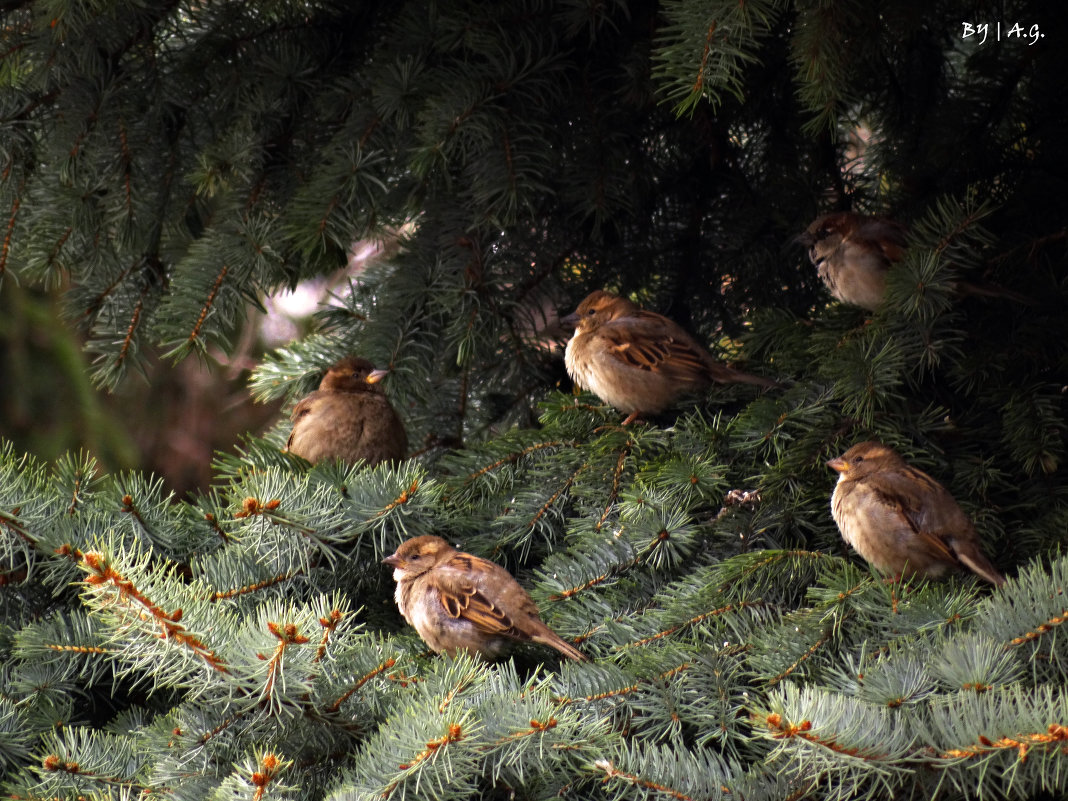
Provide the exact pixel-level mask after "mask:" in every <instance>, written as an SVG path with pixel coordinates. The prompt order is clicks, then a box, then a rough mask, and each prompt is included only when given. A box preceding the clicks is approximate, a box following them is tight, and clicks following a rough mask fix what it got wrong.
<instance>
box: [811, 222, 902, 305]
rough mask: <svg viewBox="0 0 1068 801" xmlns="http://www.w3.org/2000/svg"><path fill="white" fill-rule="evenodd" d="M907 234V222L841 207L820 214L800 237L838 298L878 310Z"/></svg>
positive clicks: (821, 274)
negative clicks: (888, 275)
mask: <svg viewBox="0 0 1068 801" xmlns="http://www.w3.org/2000/svg"><path fill="white" fill-rule="evenodd" d="M905 237H906V228H905V226H903V225H901V224H900V223H897V222H894V221H893V220H888V219H885V218H883V217H864V216H861V215H860V214H854V213H853V212H850V211H841V212H835V213H833V214H824V215H823V216H822V217H819V218H817V219H816V220H815V221H814V222H813V223H812V224H811V225H810V226H809V227H808V229H807V230H806V231H805V233H803V234H801V236H799V237H798V241H799V242H801V243H802V244H803V245H805V246H806V247H807V248H808V257H809V259H810V260H811V261H812V264H813V265H815V267H816V272H817V273H818V274H819V277H820V278H821V279H822V280H823V283H824V284H826V286H827V289H828V290H830V292H831V294H832V295H834V297H835V298H836V299H838V300H840V301H841V302H842V303H848V304H849V305H851V306H860V307H862V308H865V309H867V310H868V311H875V310H876V309H877V308H879V305H880V304H881V303H882V302H883V296H884V295H885V294H886V274H887V272H888V271H889V270H890V265H891V263H893V262H896V261H900V260H901V257H902V256H903V255H904V253H905Z"/></svg>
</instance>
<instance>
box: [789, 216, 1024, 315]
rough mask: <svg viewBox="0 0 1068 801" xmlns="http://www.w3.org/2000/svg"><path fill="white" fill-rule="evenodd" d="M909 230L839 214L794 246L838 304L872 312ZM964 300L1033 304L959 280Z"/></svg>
mask: <svg viewBox="0 0 1068 801" xmlns="http://www.w3.org/2000/svg"><path fill="white" fill-rule="evenodd" d="M907 234H908V229H907V228H906V227H905V226H904V225H902V224H901V223H898V222H895V221H894V220H890V219H887V218H885V217H866V216H864V215H861V214H855V213H853V212H851V211H839V212H834V213H832V214H824V215H823V216H822V217H818V218H817V219H816V220H815V221H813V223H812V224H811V225H810V226H809V227H808V228H807V229H806V230H805V232H804V233H803V234H801V235H800V236H799V237H798V238H797V241H798V242H800V243H801V244H803V245H804V246H805V247H807V248H808V257H809V260H810V261H811V262H812V264H813V265H814V266H815V267H816V272H817V273H818V274H819V277H820V278H821V279H822V280H823V283H824V284H825V285H826V286H827V289H828V290H830V293H831V294H832V295H834V297H835V298H836V299H837V300H840V301H841V302H842V303H848V304H849V305H851V306H860V307H861V308H864V309H867V310H868V311H875V310H876V309H877V308H879V306H880V304H882V302H883V298H884V297H885V295H886V275H887V273H888V272H889V271H890V267H891V265H892V264H893V263H895V262H898V261H900V260H901V258H902V257H903V256H904V254H905V246H906V239H907ZM953 288H954V290H955V291H956V292H958V293H960V294H962V295H980V296H983V297H998V298H1007V299H1009V300H1012V301H1015V302H1017V303H1025V304H1031V303H1033V302H1034V301H1033V300H1032V299H1031V298H1028V297H1026V296H1025V295H1021V294H1020V293H1019V292H1013V291H1012V290H1010V289H1006V288H1005V287H1001V286H997V285H995V284H988V283H973V282H970V281H964V280H957V281H954V283H953Z"/></svg>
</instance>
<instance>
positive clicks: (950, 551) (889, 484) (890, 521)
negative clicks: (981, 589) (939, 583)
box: [827, 442, 1005, 585]
mask: <svg viewBox="0 0 1068 801" xmlns="http://www.w3.org/2000/svg"><path fill="white" fill-rule="evenodd" d="M827 466H828V467H830V468H832V469H833V470H837V471H838V483H837V484H836V485H835V488H834V494H833V495H831V514H832V515H834V522H835V523H837V524H838V529H839V530H840V531H841V532H842V536H843V537H844V538H845V541H846V542H848V543H849V544H850V545H852V546H853V547H854V548H855V549H856V551H857V553H859V554H860V555H861V556H863V557H864V558H865V559H866V560H867V561H868V562H870V563H871V564H872V565H873V566H874V567H875V568H876V569H877V570H879V571H880V572H883V573H890V574H893V575H901V574H902V573H903V572H905V573H908V574H916V575H920V576H927V577H929V578H938V577H939V576H941V575H942V574H944V573H945V572H946V571H947V570H949V569H950V568H959V567H961V566H964V567H967V568H968V569H969V570H971V571H972V572H973V573H976V574H978V575H979V576H981V577H982V578H984V579H986V580H987V581H989V582H990V583H991V584H997V585H1001V584H1004V583H1005V577H1004V576H1002V575H1001V573H1000V572H998V569H997V568H996V567H994V566H993V565H992V564H990V560H988V559H987V558H986V557H985V556H983V553H982V551H980V550H979V537H978V536H977V535H976V533H975V528H973V526H972V523H971V521H970V520H969V519H968V516H967V515H966V514H964V511H963V510H962V509H961V508H960V507H959V506H958V505H957V502H956V501H955V500H953V496H952V495H950V494H949V492H948V491H947V490H946V488H945V487H943V486H942V485H941V484H939V483H938V482H937V481H935V480H934V479H933V478H931V477H930V476H929V475H927V474H926V473H924V472H923V471H922V470H917V469H916V468H915V467H911V466H910V465H909V464H908V463H906V462H905V460H904V459H902V458H901V457H900V456H899V455H898V454H897V453H896V452H895V451H893V450H891V449H890V448H888V447H886V446H885V445H883V444H881V443H878V442H861V443H860V444H859V445H854V446H853V447H852V448H850V449H849V450H848V451H846V452H845V453H844V454H842V455H841V456H839V457H838V458H837V459H831V460H830V461H829V462H827Z"/></svg>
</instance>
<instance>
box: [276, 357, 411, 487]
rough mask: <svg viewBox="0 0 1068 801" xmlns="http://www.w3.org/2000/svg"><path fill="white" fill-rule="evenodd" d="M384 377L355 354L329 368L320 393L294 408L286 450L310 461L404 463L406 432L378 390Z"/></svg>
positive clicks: (406, 447)
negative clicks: (360, 460)
mask: <svg viewBox="0 0 1068 801" xmlns="http://www.w3.org/2000/svg"><path fill="white" fill-rule="evenodd" d="M387 373H388V371H386V370H376V369H375V368H374V365H373V364H371V363H370V362H369V361H367V360H366V359H361V358H360V357H358V356H348V357H346V358H344V359H342V360H341V361H339V362H337V363H336V364H334V365H332V366H331V367H330V369H329V370H327V371H326V375H324V376H323V378H322V381H320V382H319V389H317V390H316V391H315V392H312V393H311V394H309V395H307V396H305V397H304V398H303V399H302V400H301V401H300V403H298V404H297V405H296V406H295V407H294V408H293V414H292V415H291V418H292V420H293V430H292V432H291V433H290V435H289V441H288V442H287V443H286V450H288V451H289V452H290V453H295V454H296V455H297V456H301V457H303V458H305V459H307V460H308V461H309V462H322V461H330V460H333V459H341V460H343V461H345V462H347V463H349V464H352V463H353V462H355V461H357V460H359V459H363V460H364V461H365V462H366V463H367V465H368V466H371V467H373V466H374V465H376V464H378V463H379V462H384V461H400V460H402V459H404V458H405V456H406V455H407V453H408V434H407V433H406V432H405V430H404V424H403V423H402V422H401V419H400V417H398V416H397V412H396V411H394V409H393V406H391V405H390V402H389V400H388V399H387V398H386V396H385V394H383V392H382V390H381V387H379V386H378V382H379V381H380V380H381V379H382V378H383V377H384V376H385V375H386V374H387Z"/></svg>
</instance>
